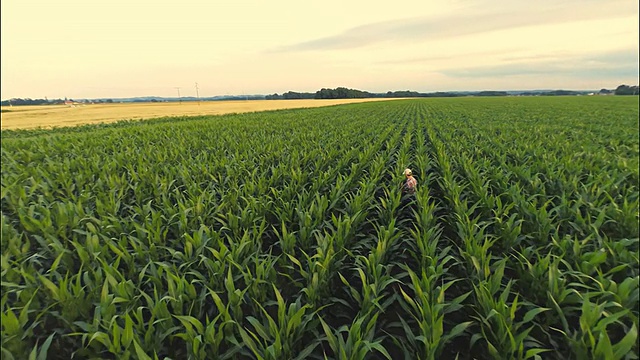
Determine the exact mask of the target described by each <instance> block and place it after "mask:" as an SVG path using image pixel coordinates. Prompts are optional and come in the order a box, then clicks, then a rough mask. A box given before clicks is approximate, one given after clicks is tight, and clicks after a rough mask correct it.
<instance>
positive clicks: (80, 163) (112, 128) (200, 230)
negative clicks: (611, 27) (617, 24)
mask: <svg viewBox="0 0 640 360" xmlns="http://www.w3.org/2000/svg"><path fill="white" fill-rule="evenodd" d="M632 100H633V99H630V98H628V97H581V98H577V97H576V98H566V97H565V98H550V97H544V98H484V99H479V98H457V99H422V100H412V101H409V100H402V101H393V102H384V103H366V104H352V105H344V106H340V107H327V108H315V109H301V110H281V111H272V112H264V113H255V114H235V115H226V116H220V117H195V118H166V119H161V120H157V121H148V122H122V123H117V124H112V125H93V126H84V127H79V128H65V129H55V130H50V131H48V130H43V129H40V130H34V131H21V132H3V134H2V135H3V136H2V154H1V156H2V158H1V160H2V175H1V176H2V195H1V196H2V198H1V204H2V218H1V220H0V225H1V235H2V240H1V247H0V248H1V251H2V254H1V257H0V265H1V276H2V283H1V285H0V286H1V290H2V291H1V294H2V296H1V298H0V300H1V301H0V315H1V321H2V329H1V335H2V344H1V349H0V350H1V353H2V357H3V358H7V359H12V358H13V359H27V358H29V359H44V358H68V359H70V358H83V359H85V358H86V359H101V358H120V359H209V358H216V359H256V358H257V359H293V358H298V359H307V358H311V359H325V358H327V359H328V358H332V359H374V358H376V359H377V358H389V359H396V358H398V359H402V358H405V359H414V358H421V359H454V358H458V359H467V358H469V359H470V358H481V359H487V358H517V359H541V358H556V359H560V358H562V359H565V358H596V359H637V358H638V354H639V349H638V345H637V340H638V339H637V329H638V318H639V316H640V314H639V312H638V308H639V303H640V289H639V286H638V280H639V278H640V273H639V270H638V269H639V264H640V261H639V256H638V251H639V244H640V241H639V240H638V220H639V219H638V204H639V190H638V187H639V176H638V172H639V170H638V164H639V151H638V148H639V146H638V145H639V144H638V143H639V140H638V137H637V133H638V130H639V129H638V122H637V115H638V104H637V102H634V101H632ZM407 167H409V168H411V169H412V170H413V172H414V175H415V177H416V179H417V180H418V187H417V191H416V193H415V195H412V196H406V195H403V194H402V192H401V186H400V185H401V184H402V181H403V175H402V170H403V169H405V168H407Z"/></svg>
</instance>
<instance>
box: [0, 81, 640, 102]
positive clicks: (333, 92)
mask: <svg viewBox="0 0 640 360" xmlns="http://www.w3.org/2000/svg"><path fill="white" fill-rule="evenodd" d="M638 93H639V91H638V85H634V86H629V85H620V86H618V87H617V88H616V89H615V90H607V89H601V90H600V91H598V92H595V93H594V92H590V91H573V90H551V91H542V90H541V91H455V92H453V91H452V92H447V91H437V92H431V93H421V92H417V91H410V90H404V91H387V92H386V93H371V92H368V91H362V90H356V89H348V88H345V87H338V88H335V89H325V88H323V89H320V90H318V91H316V92H315V93H308V92H295V91H287V92H286V93H283V94H282V95H280V94H272V95H225V96H216V97H210V98H195V97H180V98H158V97H141V98H126V99H117V100H116V101H118V102H161V101H162V102H167V101H172V102H175V101H185V102H186V101H200V100H204V101H214V100H263V99H266V100H289V99H359V98H414V97H424V98H427V97H461V96H571V95H638ZM68 101H70V102H72V103H82V104H95V103H113V102H114V100H112V99H97V100H88V99H83V100H78V101H75V100H72V99H66V98H65V99H64V100H63V99H55V100H48V99H30V98H26V99H10V100H2V102H0V105H2V106H9V105H12V106H17V105H57V104H65V103H66V102H68Z"/></svg>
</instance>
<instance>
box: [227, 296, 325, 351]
mask: <svg viewBox="0 0 640 360" xmlns="http://www.w3.org/2000/svg"><path fill="white" fill-rule="evenodd" d="M273 291H274V294H275V295H276V301H275V304H273V305H274V306H276V308H277V316H276V317H275V318H273V317H272V315H270V313H269V311H267V310H266V309H265V307H264V306H262V304H261V303H260V302H258V301H255V300H254V301H255V303H256V305H257V306H258V307H259V308H260V310H261V314H262V318H263V321H261V320H260V319H258V318H256V317H253V316H248V317H247V318H246V319H247V322H248V323H249V324H251V327H250V328H249V327H244V328H243V327H239V328H238V331H239V332H240V335H241V337H242V340H243V341H244V344H245V346H246V347H247V348H248V349H249V350H250V351H251V354H253V356H254V357H255V358H256V359H274V360H275V359H306V358H308V356H309V355H310V354H311V353H312V352H313V350H314V349H315V348H316V347H317V346H318V342H317V341H311V343H310V344H306V343H305V342H303V338H304V337H305V335H306V334H307V333H308V332H310V331H311V329H314V328H315V327H316V326H317V322H318V320H317V318H316V313H317V311H319V310H321V309H322V308H318V309H317V310H315V311H312V309H311V305H309V304H306V305H302V303H301V301H300V298H298V299H297V300H296V301H295V302H293V303H291V304H289V306H287V304H286V303H285V301H284V299H283V298H282V295H281V294H280V292H279V291H278V289H277V288H276V286H275V285H274V286H273ZM266 305H267V306H268V305H270V304H266ZM314 337H315V336H314Z"/></svg>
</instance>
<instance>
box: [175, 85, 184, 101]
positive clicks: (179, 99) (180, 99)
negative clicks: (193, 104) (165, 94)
mask: <svg viewBox="0 0 640 360" xmlns="http://www.w3.org/2000/svg"><path fill="white" fill-rule="evenodd" d="M174 89H177V90H178V101H179V102H180V104H182V98H181V97H180V87H178V86H176V87H174Z"/></svg>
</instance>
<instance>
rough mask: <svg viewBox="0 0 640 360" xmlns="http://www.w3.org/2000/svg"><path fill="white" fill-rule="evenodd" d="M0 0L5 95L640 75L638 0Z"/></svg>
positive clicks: (220, 91)
mask: <svg viewBox="0 0 640 360" xmlns="http://www.w3.org/2000/svg"><path fill="white" fill-rule="evenodd" d="M0 4H1V7H2V9H1V11H2V12H1V17H2V21H1V25H2V29H1V37H2V39H1V46H2V51H1V57H2V59H1V60H2V61H1V65H2V69H1V71H2V74H1V77H0V79H1V83H2V88H1V98H2V99H9V98H33V99H36V98H45V97H47V98H49V99H55V98H65V97H67V98H72V99H73V98H120V97H134V96H166V97H175V96H178V94H179V95H180V96H196V95H199V96H201V97H203V96H216V95H225V94H235V95H241V94H242V95H245V94H273V93H280V94H281V93H283V92H286V91H299V92H315V91H317V90H319V89H321V88H335V87H339V86H344V87H348V88H353V89H359V90H365V91H371V92H387V91H396V90H413V91H421V92H432V91H463V90H470V91H474V90H532V89H569V90H599V89H601V88H607V89H614V88H616V87H617V86H618V85H621V84H627V85H636V84H638V77H639V75H638V66H639V65H638V51H639V49H638V42H639V37H638V25H639V17H638V1H637V0H631V1H629V0H536V1H532V0H508V1H507V0H448V1H444V0H440V1H435V0H415V1H414V0H408V1H397V2H396V1H389V0H386V1H378V0H367V1H362V0H354V1H333V0H324V1H300V0H295V1H293V0H279V1H250V0H233V1H229V0H226V1H218V0H181V1H175V0H174V1H167V0H128V1H124V0H109V1H102V0H92V1H87V0H58V1H51V0H7V1H4V0H3V1H2V2H1V3H0ZM196 83H197V90H196Z"/></svg>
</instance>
